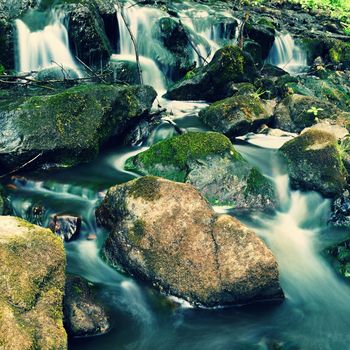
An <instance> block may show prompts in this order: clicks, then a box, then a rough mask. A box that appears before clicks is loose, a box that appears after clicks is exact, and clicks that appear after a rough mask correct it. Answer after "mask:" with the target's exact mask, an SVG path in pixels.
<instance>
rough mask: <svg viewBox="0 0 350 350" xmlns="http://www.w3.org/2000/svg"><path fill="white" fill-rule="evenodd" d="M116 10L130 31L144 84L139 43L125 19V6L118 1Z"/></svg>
mask: <svg viewBox="0 0 350 350" xmlns="http://www.w3.org/2000/svg"><path fill="white" fill-rule="evenodd" d="M115 6H116V10H117V11H119V12H120V15H121V17H122V19H123V22H124V24H125V27H126V29H127V30H128V33H129V35H130V39H131V41H132V44H133V46H134V49H135V57H136V65H137V73H138V75H139V79H140V82H141V84H143V79H142V68H141V64H140V55H139V51H138V49H137V43H136V39H135V37H134V34H133V33H132V31H131V29H130V26H129V23H128V21H127V20H126V18H125V15H124V8H123V6H122V5H121V4H120V2H119V1H117V3H116V5H115Z"/></svg>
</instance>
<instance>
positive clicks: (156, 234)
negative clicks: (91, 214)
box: [96, 177, 283, 307]
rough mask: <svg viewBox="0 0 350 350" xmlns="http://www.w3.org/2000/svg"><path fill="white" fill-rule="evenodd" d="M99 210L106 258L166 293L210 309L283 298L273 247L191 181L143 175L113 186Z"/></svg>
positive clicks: (98, 215) (98, 214)
mask: <svg viewBox="0 0 350 350" xmlns="http://www.w3.org/2000/svg"><path fill="white" fill-rule="evenodd" d="M96 214H97V219H98V222H99V223H100V224H102V225H103V226H104V227H106V228H107V229H108V230H109V231H110V234H109V237H108V238H107V241H106V243H105V246H104V248H103V254H104V256H105V258H106V259H107V261H108V262H109V263H110V264H111V265H112V266H115V267H116V268H123V269H124V270H125V271H126V272H128V273H130V274H132V275H134V276H135V277H137V278H140V279H143V280H145V281H147V282H148V283H151V284H152V285H153V286H155V287H157V288H158V289H160V290H161V291H163V292H165V293H169V294H172V295H175V296H178V297H180V298H183V299H186V300H188V301H189V302H191V303H193V304H195V305H198V304H199V305H205V306H209V307H211V306H218V305H232V304H242V303H248V302H252V301H257V300H271V299H280V298H282V297H283V294H282V291H281V289H280V286H279V276H278V267H277V262H276V260H275V258H274V257H273V255H272V253H271V252H270V251H269V249H268V248H267V247H266V246H265V245H264V243H263V242H262V241H261V240H260V239H259V238H258V237H257V236H256V234H255V233H254V232H252V231H250V230H249V229H248V228H247V227H245V226H244V225H243V224H241V223H240V222H239V221H238V220H236V219H235V218H233V217H231V216H219V217H218V216H217V215H216V214H215V212H214V211H213V209H212V208H211V207H210V205H209V204H208V202H207V201H206V200H205V199H204V198H203V197H202V196H201V195H200V194H199V193H198V192H197V190H195V188H194V187H193V186H191V185H190V184H183V183H178V182H171V181H168V180H165V179H161V178H156V177H142V178H139V179H136V180H134V181H131V182H128V183H126V184H122V185H119V186H115V187H112V188H110V189H109V191H108V193H107V196H106V197H105V199H104V201H103V203H102V204H101V206H100V207H99V208H98V209H97V213H96Z"/></svg>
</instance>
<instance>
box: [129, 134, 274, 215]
mask: <svg viewBox="0 0 350 350" xmlns="http://www.w3.org/2000/svg"><path fill="white" fill-rule="evenodd" d="M125 167H126V169H127V170H131V171H136V172H139V173H141V174H143V175H154V176H161V177H164V178H166V179H169V180H173V181H180V182H187V183H190V184H192V185H193V186H194V187H195V188H197V189H198V190H199V191H200V192H201V193H202V194H203V195H204V196H205V197H206V198H207V199H208V200H209V201H210V203H212V204H215V205H229V206H233V207H236V208H260V209H266V208H270V207H273V206H274V204H275V193H274V189H273V185H272V183H271V182H270V181H269V180H268V179H267V178H265V177H264V176H263V175H262V174H261V173H260V171H259V170H258V169H256V168H254V167H252V166H251V165H250V164H249V163H248V162H246V161H245V160H244V159H243V157H242V156H241V155H240V154H239V153H238V152H237V151H236V150H235V149H234V147H233V145H232V143H231V141H230V140H229V139H228V138H227V137H225V136H224V135H222V134H218V133H214V132H208V133H187V134H183V135H181V136H175V137H171V138H169V139H166V140H164V141H160V142H158V143H156V144H154V145H153V146H151V147H150V149H148V150H147V151H144V152H142V153H139V154H138V155H136V156H134V157H132V158H129V159H128V160H127V162H126V165H125Z"/></svg>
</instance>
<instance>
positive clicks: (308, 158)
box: [279, 129, 348, 197]
mask: <svg viewBox="0 0 350 350" xmlns="http://www.w3.org/2000/svg"><path fill="white" fill-rule="evenodd" d="M279 152H280V154H281V155H282V156H283V157H284V159H285V160H286V162H287V167H288V172H289V176H290V180H291V185H292V186H293V187H294V188H297V189H301V190H314V191H318V192H320V193H321V194H322V195H324V196H326V197H335V196H337V195H340V194H341V193H342V191H343V190H344V188H345V187H346V180H347V176H348V174H347V171H346V169H345V167H344V164H343V161H342V152H341V149H340V147H339V145H338V142H337V139H336V138H335V137H334V136H333V135H332V134H330V133H328V132H325V131H322V130H313V129H310V130H307V131H306V132H304V133H302V134H301V135H300V136H298V137H296V138H295V139H293V140H291V141H289V142H287V143H286V144H285V145H284V146H282V148H281V149H280V151H279Z"/></svg>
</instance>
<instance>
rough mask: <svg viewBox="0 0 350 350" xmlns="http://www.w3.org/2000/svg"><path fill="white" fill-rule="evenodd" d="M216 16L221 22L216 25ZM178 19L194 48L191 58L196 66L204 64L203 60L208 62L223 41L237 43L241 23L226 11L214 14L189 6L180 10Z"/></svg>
mask: <svg viewBox="0 0 350 350" xmlns="http://www.w3.org/2000/svg"><path fill="white" fill-rule="evenodd" d="M182 6H186V5H182ZM216 16H218V17H220V18H221V19H222V21H223V22H222V23H216V21H215V18H216ZM179 17H180V18H181V21H182V23H183V24H184V25H185V26H186V27H187V31H188V33H189V35H190V37H191V39H192V41H193V43H194V44H195V46H196V49H193V57H194V59H195V60H196V63H197V65H201V64H203V63H205V62H203V58H204V59H205V60H206V61H207V62H209V61H210V60H211V59H212V58H213V56H214V54H215V52H216V51H217V50H218V49H219V48H220V47H221V44H222V43H224V42H225V41H230V42H232V43H234V42H236V41H237V38H238V32H239V27H240V23H241V21H240V20H239V19H237V18H235V17H234V16H233V14H232V13H231V12H229V11H228V10H226V11H219V12H215V11H213V10H212V9H211V8H209V7H208V6H205V5H199V8H195V9H193V7H191V6H190V7H188V8H187V7H185V8H184V9H182V10H180V11H179ZM225 21H227V23H226V22H225ZM234 24H235V25H234Z"/></svg>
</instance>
